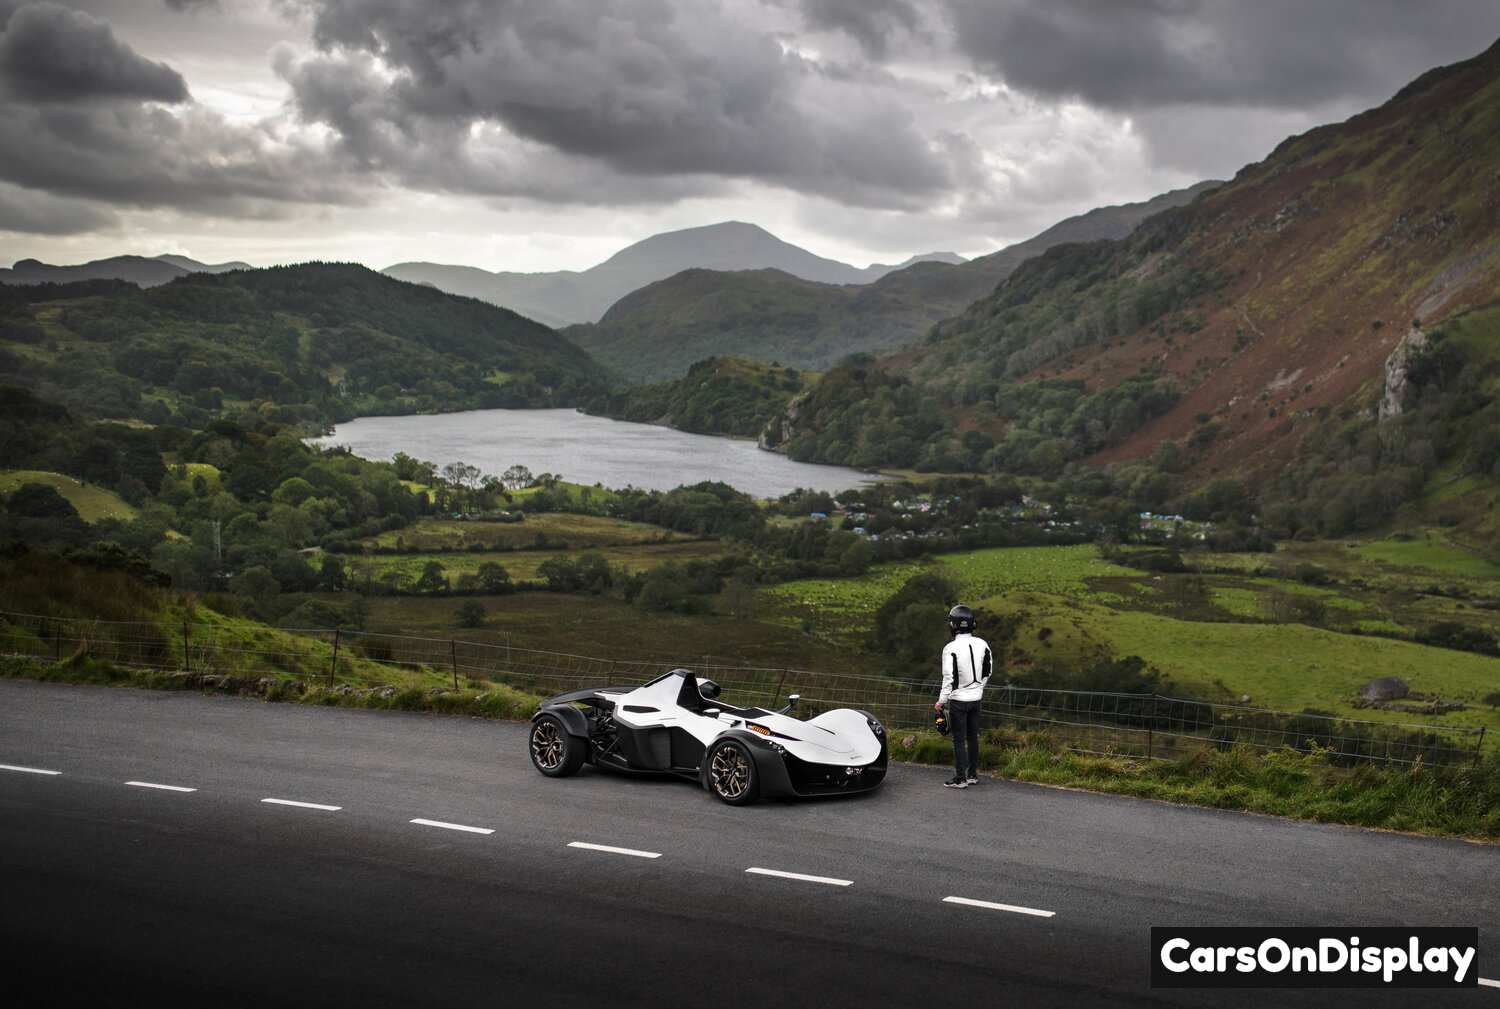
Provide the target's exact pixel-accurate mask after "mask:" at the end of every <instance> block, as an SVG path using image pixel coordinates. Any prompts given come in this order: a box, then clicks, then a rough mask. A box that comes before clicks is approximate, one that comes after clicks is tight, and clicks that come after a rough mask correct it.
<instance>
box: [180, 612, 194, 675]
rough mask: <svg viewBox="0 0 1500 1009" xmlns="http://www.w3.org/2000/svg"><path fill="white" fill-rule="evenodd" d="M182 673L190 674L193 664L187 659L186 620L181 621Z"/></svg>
mask: <svg viewBox="0 0 1500 1009" xmlns="http://www.w3.org/2000/svg"><path fill="white" fill-rule="evenodd" d="M182 671H183V672H184V673H191V672H192V671H193V662H192V660H191V659H190V658H188V622H187V619H186V618H184V619H183V621H182Z"/></svg>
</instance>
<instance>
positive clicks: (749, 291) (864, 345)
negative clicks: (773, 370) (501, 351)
mask: <svg viewBox="0 0 1500 1009" xmlns="http://www.w3.org/2000/svg"><path fill="white" fill-rule="evenodd" d="M1216 184H1217V183H1212V182H1206V183H1200V184H1199V185H1197V186H1193V187H1191V188H1188V189H1181V190H1175V191H1173V192H1170V193H1164V194H1162V195H1161V196H1158V197H1156V198H1155V199H1152V200H1149V201H1146V202H1144V203H1130V204H1124V205H1122V206H1117V207H1100V208H1097V209H1095V210H1091V211H1089V212H1088V213H1086V214H1081V215H1079V216H1077V217H1072V218H1068V219H1067V220H1065V221H1062V222H1059V223H1058V224H1056V225H1054V226H1052V227H1051V228H1048V229H1047V230H1046V231H1044V232H1042V233H1041V234H1039V235H1037V236H1035V237H1033V238H1031V239H1028V240H1027V241H1024V242H1018V243H1016V244H1015V245H1012V246H1009V247H1007V248H1005V249H1002V250H1000V251H999V252H995V253H992V254H990V255H988V256H982V257H980V258H978V259H974V260H971V261H969V262H966V263H960V264H956V265H955V264H949V263H939V262H922V263H917V264H915V265H913V266H909V267H907V268H905V269H901V270H896V271H894V272H892V273H888V274H886V275H885V276H883V277H881V278H880V279H879V280H877V281H875V282H874V283H869V284H847V283H845V284H839V283H817V282H814V281H812V280H806V279H803V278H802V277H801V276H794V275H793V274H792V273H788V272H783V271H781V270H739V271H733V272H726V271H721V270H712V269H692V270H686V271H684V272H681V273H677V274H676V275H674V276H671V277H668V278H667V279H665V280H661V281H658V282H656V283H653V284H649V285H647V286H645V287H642V288H640V289H639V290H636V291H634V292H633V293H631V294H628V295H626V296H625V297H623V298H621V299H620V300H619V301H618V302H616V303H615V304H614V305H613V306H612V307H611V308H610V309H609V311H608V312H606V313H605V314H604V316H603V318H601V319H600V320H599V322H598V323H597V324H594V325H585V326H575V327H572V328H570V329H568V330H566V331H565V335H567V336H568V337H569V338H570V339H573V340H575V341H576V342H577V343H578V344H579V345H580V346H583V347H584V348H586V349H587V350H588V351H589V352H590V353H592V354H593V355H594V356H595V357H597V358H598V359H599V360H600V361H601V362H603V363H604V364H606V365H607V366H609V367H610V368H613V369H614V370H616V371H617V372H619V373H620V374H622V375H625V376H626V377H628V378H630V379H633V380H635V381H640V382H657V381H661V380H664V379H671V378H676V377H678V376H681V375H682V374H683V373H684V372H686V371H687V369H688V368H689V366H691V365H692V364H694V363H695V362H697V361H700V360H702V359H703V358H706V357H712V356H721V355H739V356H745V357H752V358H756V359H758V360H761V361H777V362H780V363H781V364H783V365H790V366H792V367H795V368H801V369H807V368H814V369H817V368H825V367H828V366H829V365H831V364H833V363H834V362H835V361H837V360H839V359H840V358H842V357H845V356H847V355H849V354H853V353H859V352H868V351H880V350H886V349H889V348H892V347H898V346H901V345H903V344H906V343H909V342H911V341H912V340H915V339H916V338H917V337H919V336H920V335H921V334H922V333H924V332H925V331H926V330H927V329H928V327H930V326H931V325H932V324H933V323H935V322H937V321H939V320H941V319H945V318H948V317H949V316H951V315H954V314H955V313H957V312H959V311H961V310H962V309H963V308H964V307H965V306H966V305H968V304H970V303H971V302H973V301H974V300H975V299H977V298H980V297H982V296H984V295H985V294H988V293H989V292H990V291H992V290H994V288H995V285H996V284H998V283H999V282H1000V281H1002V280H1004V279H1005V278H1006V277H1008V276H1010V274H1011V273H1012V272H1013V271H1014V270H1015V269H1016V268H1017V267H1018V266H1020V264H1021V263H1023V262H1025V261H1026V260H1027V259H1030V258H1031V257H1033V256H1036V255H1038V254H1040V253H1042V252H1044V251H1046V250H1047V249H1049V248H1051V247H1052V246H1054V245H1057V244H1060V243H1062V242H1076V241H1080V240H1084V239H1099V238H1120V237H1123V236H1125V235H1127V234H1129V233H1130V231H1131V230H1132V229H1133V228H1134V227H1135V226H1136V225H1137V224H1139V223H1140V222H1141V221H1142V220H1144V219H1145V218H1146V217H1148V216H1150V215H1151V214H1153V213H1156V212H1157V211H1159V210H1163V209H1165V208H1168V207H1176V206H1181V205H1183V204H1185V203H1187V202H1190V201H1191V200H1192V199H1194V198H1195V197H1196V196H1197V195H1198V194H1199V193H1201V192H1205V191H1207V190H1208V189H1210V188H1212V187H1213V186H1214V185H1216Z"/></svg>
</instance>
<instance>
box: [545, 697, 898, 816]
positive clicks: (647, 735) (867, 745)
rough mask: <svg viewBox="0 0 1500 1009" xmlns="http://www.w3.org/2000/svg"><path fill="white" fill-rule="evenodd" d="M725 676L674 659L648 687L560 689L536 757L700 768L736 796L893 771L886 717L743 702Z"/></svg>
mask: <svg viewBox="0 0 1500 1009" xmlns="http://www.w3.org/2000/svg"><path fill="white" fill-rule="evenodd" d="M718 698H719V685H718V684H717V683H715V682H714V681H712V680H700V679H698V678H697V677H696V676H694V675H693V674H692V673H691V672H689V671H688V670H686V669H674V670H672V671H671V672H670V673H667V674H665V675H664V676H658V677H657V678H656V679H654V680H652V681H651V682H650V683H647V684H646V685H645V686H641V687H597V688H591V689H587V690H573V691H569V692H568V693H565V694H558V695H557V696H556V697H552V698H549V699H547V700H545V701H543V702H542V704H541V707H540V708H538V710H537V713H536V714H535V715H534V716H532V719H531V745H530V747H529V749H530V751H531V762H532V763H533V764H534V765H535V766H536V769H537V770H538V771H541V772H542V773H543V774H545V775H547V776H548V777H552V778H562V777H566V776H568V775H570V774H575V773H577V771H578V769H579V768H580V767H582V766H583V765H584V764H585V763H590V764H593V765H594V766H595V767H607V768H613V769H614V770H618V771H628V772H647V773H667V774H677V775H681V776H682V777H686V778H696V779H697V780H698V781H699V782H701V783H702V785H703V787H704V788H706V789H708V790H709V791H710V792H712V793H713V794H714V795H716V796H718V797H719V798H720V799H722V800H723V801H724V802H727V803H729V804H730V805H733V806H743V805H748V804H749V803H752V802H754V801H755V800H756V799H758V798H760V797H761V796H762V795H801V796H814V795H817V796H821V795H849V794H852V793H854V792H867V791H869V790H870V789H873V788H875V787H876V786H878V785H879V784H880V782H881V781H882V780H884V778H885V771H886V761H887V754H886V740H885V727H884V726H883V725H881V724H880V722H879V721H877V720H876V719H875V718H873V717H871V716H870V715H869V714H868V713H866V712H864V711H855V710H853V709H851V708H837V709H835V710H833V711H828V712H825V713H823V714H821V715H819V716H817V717H816V718H810V719H808V720H807V721H805V722H804V721H802V720H801V719H798V718H792V717H790V716H788V715H787V712H788V711H790V710H791V709H792V708H793V707H795V706H796V703H797V695H796V694H792V695H791V696H790V698H789V702H790V703H788V704H787V706H786V707H785V708H782V709H781V710H780V711H767V710H765V709H764V708H736V707H733V706H732V705H729V704H725V703H723V702H722V701H720V700H719V699H718Z"/></svg>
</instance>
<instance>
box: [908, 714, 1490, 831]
mask: <svg viewBox="0 0 1500 1009" xmlns="http://www.w3.org/2000/svg"><path fill="white" fill-rule="evenodd" d="M891 756H892V758H893V759H895V760H904V761H909V762H912V763H919V764H951V763H952V762H953V746H952V743H951V742H949V741H948V740H947V739H945V738H943V737H942V736H939V735H936V734H935V733H931V732H918V733H903V732H900V731H895V732H893V733H892V734H891ZM980 757H981V765H982V767H983V768H984V769H985V770H987V771H990V772H992V773H994V774H996V775H999V776H1000V777H1002V778H1013V779H1015V780H1017V781H1032V782H1037V783H1040V784H1046V785H1060V786H1066V787H1069V788H1081V789H1086V790H1088V791H1091V792H1108V793H1111V794H1114V795H1129V796H1135V797H1137V798H1145V799H1160V800H1163V801H1166V802H1175V803H1179V804H1184V805H1193V806H1208V807H1211V808H1214V809H1231V810H1239V811H1243V812H1252V813H1266V814H1270V815H1273V816H1287V817H1292V818H1295V819H1299V820H1313V821H1316V822H1319V823H1342V824H1349V825H1352V826H1358V827H1373V828H1378V829H1384V830H1400V831H1407V832H1411V833H1416V834H1432V835H1441V836H1450V837H1463V838H1468V839H1471V840H1476V841H1487V842H1491V843H1494V842H1500V754H1493V753H1492V754H1489V755H1488V756H1486V757H1485V758H1484V759H1483V760H1481V761H1480V762H1479V763H1478V764H1477V765H1476V766H1474V767H1463V768H1430V767H1421V766H1417V767H1414V768H1408V767H1400V768H1395V767H1392V768H1388V767H1381V766H1378V765H1375V764H1365V765H1361V766H1358V767H1353V768H1344V767H1335V766H1333V765H1331V764H1329V763H1328V762H1327V761H1326V760H1325V759H1324V757H1323V755H1322V754H1320V753H1318V752H1312V753H1302V752H1300V751H1296V750H1291V749H1284V750H1273V751H1270V752H1266V753H1262V752H1258V751H1255V750H1251V749H1249V748H1247V747H1235V748H1232V749H1227V750H1199V751H1195V752H1193V753H1191V754H1188V755H1186V756H1184V757H1183V758H1181V759H1180V760H1172V761H1158V760H1142V759H1139V758H1131V757H1118V756H1097V755H1092V754H1084V753H1074V752H1071V751H1069V750H1065V749H1063V748H1061V746H1059V744H1058V742H1057V741H1056V740H1055V739H1052V738H1051V737H1049V736H1047V735H1046V734H1045V733H1032V732H1026V733H1014V732H1010V731H1007V730H1004V729H990V730H988V731H987V732H985V734H984V740H983V743H982V745H981V748H980Z"/></svg>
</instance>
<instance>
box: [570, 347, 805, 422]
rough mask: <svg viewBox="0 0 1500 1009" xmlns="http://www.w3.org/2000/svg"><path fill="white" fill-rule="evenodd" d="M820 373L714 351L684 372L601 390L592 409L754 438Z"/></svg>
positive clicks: (635, 418) (619, 418)
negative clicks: (652, 381)
mask: <svg viewBox="0 0 1500 1009" xmlns="http://www.w3.org/2000/svg"><path fill="white" fill-rule="evenodd" d="M817 378H818V375H817V373H816V372H808V371H799V370H798V369H796V368H783V367H780V366H778V365H774V364H766V363H764V362H761V361H753V360H751V359H749V358H743V357H713V358H707V359H705V360H703V361H699V362H698V363H697V364H695V365H693V366H692V367H691V368H689V369H688V373H687V374H686V375H684V376H683V377H682V378H678V379H673V380H671V381H667V382H657V383H655V384H653V385H642V386H634V387H632V388H629V389H625V390H619V391H616V392H613V393H610V394H607V395H601V396H598V397H596V398H595V399H593V400H590V401H589V403H588V406H587V409H588V410H589V411H590V412H591V413H599V414H603V415H604V416H606V417H614V418H616V419H618V420H630V421H636V422H638V423H645V424H666V425H668V426H670V427H675V428H678V429H679V430H682V431H692V432H695V433H699V434H723V435H734V436H738V437H741V438H754V437H756V436H757V435H759V434H760V433H761V431H762V430H764V428H765V426H766V423H767V422H768V421H769V420H770V419H771V418H772V417H774V416H776V415H777V414H779V413H780V412H781V411H782V410H784V409H786V405H787V403H788V402H789V401H791V399H792V398H793V397H795V396H797V395H799V394H800V393H802V392H804V391H806V389H807V388H808V387H809V386H810V385H812V383H813V382H815V381H816V380H817Z"/></svg>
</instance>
